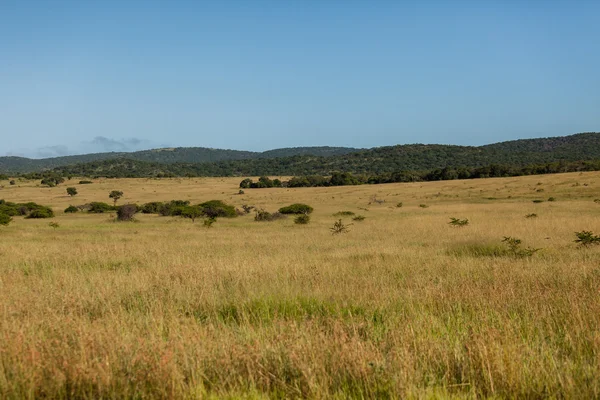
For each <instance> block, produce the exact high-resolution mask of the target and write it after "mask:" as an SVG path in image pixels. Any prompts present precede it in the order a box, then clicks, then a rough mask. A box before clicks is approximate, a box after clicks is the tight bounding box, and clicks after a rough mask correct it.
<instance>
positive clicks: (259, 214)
mask: <svg viewBox="0 0 600 400" xmlns="http://www.w3.org/2000/svg"><path fill="white" fill-rule="evenodd" d="M283 218H286V215H285V214H282V213H280V212H276V213H272V214H271V213H270V212H268V211H266V210H262V209H261V210H256V215H255V216H254V220H255V221H275V220H277V219H283Z"/></svg>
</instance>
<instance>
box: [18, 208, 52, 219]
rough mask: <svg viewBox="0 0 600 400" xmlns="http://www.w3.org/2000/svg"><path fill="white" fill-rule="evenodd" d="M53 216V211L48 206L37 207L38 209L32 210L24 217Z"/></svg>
mask: <svg viewBox="0 0 600 400" xmlns="http://www.w3.org/2000/svg"><path fill="white" fill-rule="evenodd" d="M53 217H54V212H53V211H52V209H51V208H48V207H44V208H38V209H35V210H33V211H32V212H30V213H29V215H27V216H26V217H25V218H27V219H31V218H33V219H38V218H53Z"/></svg>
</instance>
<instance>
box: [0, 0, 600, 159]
mask: <svg viewBox="0 0 600 400" xmlns="http://www.w3.org/2000/svg"><path fill="white" fill-rule="evenodd" d="M599 20H600V1H585V0H577V1H552V0H548V1H541V0H539V1H536V0H531V1H517V0H503V1H493V0H486V1H476V0H474V1H460V0H456V1H434V0H429V1H427V0H425V1H416V0H415V1H401V0H396V1H383V0H380V1H377V0H374V1H367V0H364V1H353V0H319V1H317V0H302V1H300V0H298V1H294V0H272V1H266V0H265V1H261V0H254V1H251V0H240V1H235V0H223V1H202V0H194V1H184V0H175V1H167V0H163V1H153V0H144V1H141V0H140V1H136V0H102V1H101V0H90V1H82V0H76V1H66V0H51V1H50V0H39V1H34V0H0V138H1V140H0V155H7V154H12V155H26V156H33V157H42V156H53V155H63V154H73V153H81V152H93V151H107V150H137V149H142V148H152V147H166V146H169V147H171V146H172V147H176V146H203V147H214V148H230V149H240V150H266V149H272V148H278V147H294V146H322V145H330V146H352V147H374V146H384V145H393V144H406V143H449V144H465V145H479V144H485V143H492V142H498V141H504V140H511V139H518V138H528V137H546V136H562V135H568V134H572V133H577V132H584V131H600V24H599V23H598V21H599Z"/></svg>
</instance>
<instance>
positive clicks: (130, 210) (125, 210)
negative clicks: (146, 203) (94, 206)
mask: <svg viewBox="0 0 600 400" xmlns="http://www.w3.org/2000/svg"><path fill="white" fill-rule="evenodd" d="M137 212H138V206H137V205H136V204H125V205H122V206H121V207H119V208H117V221H124V222H126V221H133V219H134V218H133V217H134V215H135V214H136V213H137Z"/></svg>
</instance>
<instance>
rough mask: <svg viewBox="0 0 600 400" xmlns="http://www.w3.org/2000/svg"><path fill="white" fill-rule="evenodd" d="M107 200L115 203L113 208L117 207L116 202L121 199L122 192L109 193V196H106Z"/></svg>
mask: <svg viewBox="0 0 600 400" xmlns="http://www.w3.org/2000/svg"><path fill="white" fill-rule="evenodd" d="M108 197H109V198H111V199H113V201H114V202H115V207H116V206H117V201H119V199H120V198H121V197H123V192H121V191H120V190H113V191H112V192H110V194H109V195H108Z"/></svg>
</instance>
